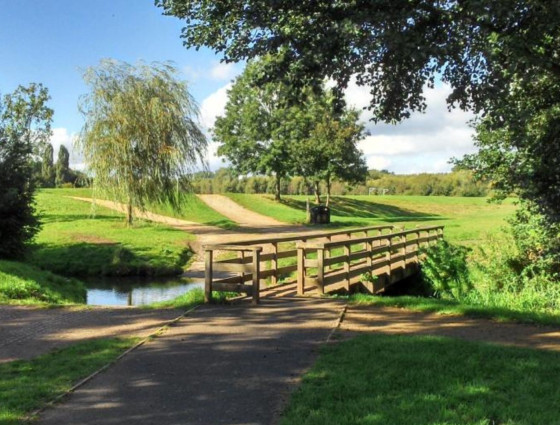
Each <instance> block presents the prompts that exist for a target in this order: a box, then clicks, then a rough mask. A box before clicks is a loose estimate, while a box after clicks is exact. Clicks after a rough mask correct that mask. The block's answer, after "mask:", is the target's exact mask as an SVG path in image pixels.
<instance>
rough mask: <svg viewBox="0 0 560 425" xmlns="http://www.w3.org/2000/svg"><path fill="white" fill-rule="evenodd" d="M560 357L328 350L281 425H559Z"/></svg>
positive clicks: (399, 346) (432, 343)
mask: <svg viewBox="0 0 560 425" xmlns="http://www.w3.org/2000/svg"><path fill="white" fill-rule="evenodd" d="M558 400H560V353H555V352H546V351H537V350H529V349H520V348H512V347H502V346H497V345H490V344H484V343H476V342H467V341H461V340H455V339H449V338H440V337H429V336H422V337H419V336H388V335H363V336H359V337H357V338H354V339H352V340H349V341H346V342H341V343H338V344H334V345H333V344H331V345H328V346H326V347H324V348H323V350H322V353H321V355H320V356H319V358H318V360H317V362H316V364H315V365H314V366H313V368H312V370H311V371H310V372H308V373H307V374H306V375H305V376H304V378H303V383H302V386H301V387H300V389H299V390H298V391H296V392H295V393H294V395H293V396H292V400H291V402H290V404H289V406H288V408H287V409H286V411H285V413H284V417H283V419H282V421H281V422H280V423H281V425H356V424H364V425H365V424H367V425H387V424H398V425H426V424H431V425H498V424H502V425H537V424H547V425H554V424H560V417H559V415H558Z"/></svg>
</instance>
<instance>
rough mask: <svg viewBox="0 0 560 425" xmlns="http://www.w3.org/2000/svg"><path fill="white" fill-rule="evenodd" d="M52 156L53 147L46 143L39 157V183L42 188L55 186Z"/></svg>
mask: <svg viewBox="0 0 560 425" xmlns="http://www.w3.org/2000/svg"><path fill="white" fill-rule="evenodd" d="M53 156H54V149H53V146H52V145H51V144H50V143H47V144H46V145H45V149H44V150H43V154H42V155H41V181H42V186H43V187H54V184H55V171H54V165H53Z"/></svg>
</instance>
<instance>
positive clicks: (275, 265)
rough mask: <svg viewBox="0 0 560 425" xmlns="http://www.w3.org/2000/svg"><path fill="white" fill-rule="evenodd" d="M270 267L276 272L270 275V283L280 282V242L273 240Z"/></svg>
mask: <svg viewBox="0 0 560 425" xmlns="http://www.w3.org/2000/svg"><path fill="white" fill-rule="evenodd" d="M270 268H271V269H272V270H274V274H273V275H272V276H271V277H270V283H271V284H272V285H276V284H277V283H278V242H272V260H270Z"/></svg>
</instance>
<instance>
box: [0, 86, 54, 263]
mask: <svg viewBox="0 0 560 425" xmlns="http://www.w3.org/2000/svg"><path fill="white" fill-rule="evenodd" d="M48 100H49V95H48V90H47V89H46V88H45V87H43V86H42V85H40V84H30V85H29V86H27V87H24V86H19V87H18V88H17V89H16V90H15V91H14V92H13V93H11V94H7V95H5V96H3V98H1V99H0V258H18V257H21V256H22V255H23V254H24V252H25V248H26V243H27V242H29V241H30V240H31V239H32V238H33V236H34V235H35V234H36V233H37V231H38V230H39V220H38V219H37V217H36V214H35V208H34V205H33V193H34V189H35V187H34V179H33V177H32V175H33V174H32V172H33V156H34V155H35V154H38V153H39V151H40V149H41V148H42V145H43V144H44V143H46V142H47V140H48V139H49V137H50V135H51V130H50V128H51V127H50V125H51V119H52V114H53V111H52V109H50V108H48V107H47V106H46V104H47V101H48Z"/></svg>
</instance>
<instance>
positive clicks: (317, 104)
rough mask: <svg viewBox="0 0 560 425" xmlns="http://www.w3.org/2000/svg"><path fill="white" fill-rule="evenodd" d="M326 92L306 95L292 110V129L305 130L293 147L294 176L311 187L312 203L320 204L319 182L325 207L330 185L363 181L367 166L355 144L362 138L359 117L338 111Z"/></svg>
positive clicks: (347, 110)
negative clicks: (324, 192)
mask: <svg viewBox="0 0 560 425" xmlns="http://www.w3.org/2000/svg"><path fill="white" fill-rule="evenodd" d="M339 106H340V105H338V104H336V103H335V102H334V99H333V98H332V97H331V96H330V95H329V92H321V93H320V94H318V95H316V94H308V96H307V98H306V102H305V103H303V104H302V105H301V107H297V108H291V110H292V112H293V113H295V114H296V116H295V117H291V120H292V122H294V126H298V127H300V128H305V130H304V132H300V136H301V137H300V138H299V139H298V140H297V141H295V142H294V143H293V144H292V157H293V161H294V163H295V168H296V172H297V174H298V175H300V176H302V177H304V178H305V179H306V180H307V181H311V182H312V183H313V188H314V192H315V202H316V203H320V201H321V200H320V182H321V181H324V182H325V184H326V189H327V205H328V203H329V199H330V195H331V184H332V181H333V180H335V179H338V180H341V181H346V182H349V183H358V182H360V181H365V178H366V176H367V165H366V162H365V159H364V157H363V154H362V152H361V151H360V150H359V149H358V147H357V143H358V142H359V141H360V140H361V139H362V137H363V131H364V126H363V125H362V124H360V123H359V113H358V111H356V110H353V109H346V108H343V109H342V110H340V109H339Z"/></svg>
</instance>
